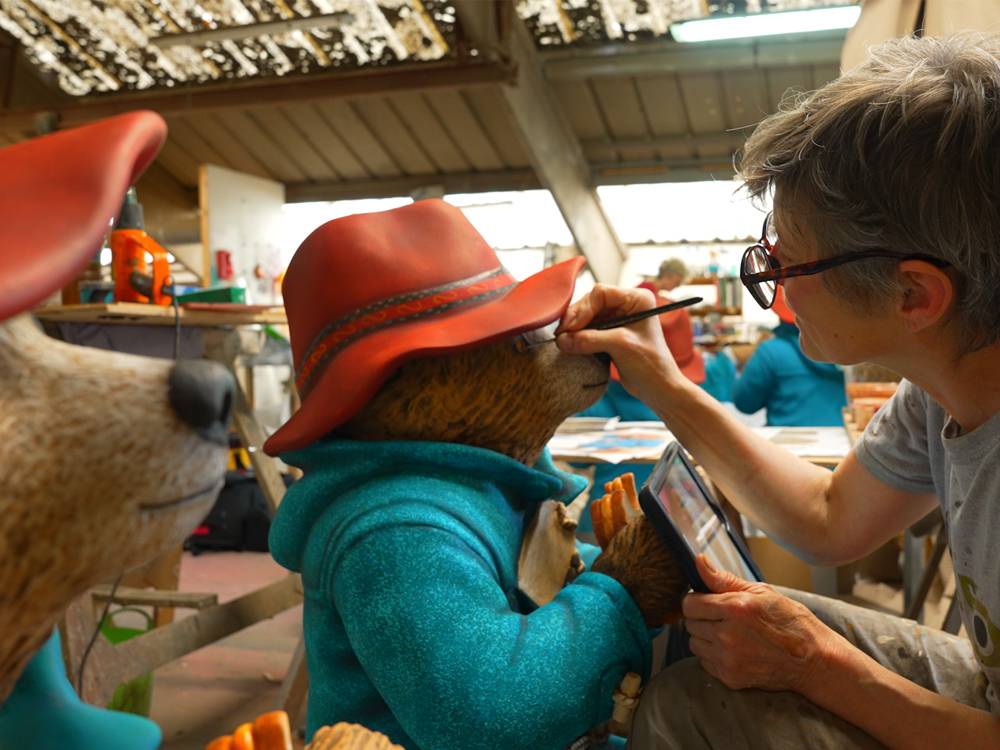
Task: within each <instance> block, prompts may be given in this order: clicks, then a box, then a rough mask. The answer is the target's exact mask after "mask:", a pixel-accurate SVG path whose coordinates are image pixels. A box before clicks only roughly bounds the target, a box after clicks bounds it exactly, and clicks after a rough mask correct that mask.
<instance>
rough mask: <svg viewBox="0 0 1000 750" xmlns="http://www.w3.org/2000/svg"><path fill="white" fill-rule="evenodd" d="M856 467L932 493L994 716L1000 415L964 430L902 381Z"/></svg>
mask: <svg viewBox="0 0 1000 750" xmlns="http://www.w3.org/2000/svg"><path fill="white" fill-rule="evenodd" d="M856 455H857V457H858V459H860V461H861V463H862V465H863V466H864V467H865V468H866V469H868V471H870V472H871V473H872V474H874V475H875V476H876V477H878V478H879V479H880V480H882V481H883V482H885V483H886V484H888V485H890V486H892V487H896V488H898V489H901V490H904V491H909V492H921V493H926V492H934V493H935V494H936V495H937V496H938V498H939V499H940V501H941V512H942V514H943V515H944V520H945V524H946V526H947V529H948V545H949V549H950V550H951V555H952V559H953V561H954V565H955V575H956V577H957V581H956V584H957V585H956V596H957V597H958V599H959V604H960V607H961V611H962V618H963V620H964V621H965V629H966V632H967V633H968V634H969V639H970V640H971V641H972V647H973V650H974V651H975V653H976V658H977V659H978V660H979V663H980V665H981V666H982V668H983V672H984V673H985V674H986V677H987V679H988V680H989V683H990V685H989V688H988V689H987V698H988V699H989V702H990V708H991V709H992V711H993V713H994V714H1000V628H998V627H997V623H1000V539H998V536H1000V535H998V533H997V532H998V531H1000V413H997V414H994V415H993V416H992V417H991V418H990V419H989V420H988V421H987V422H986V423H985V424H983V425H981V426H980V427H978V428H976V429H975V430H973V431H972V432H967V433H964V434H963V433H961V430H960V429H959V427H958V425H957V424H956V423H955V421H954V420H953V419H952V418H951V417H950V416H949V415H948V414H947V413H946V412H945V411H944V409H943V408H941V406H940V405H939V404H938V403H936V402H935V401H934V400H933V399H932V398H931V397H930V396H928V395H927V394H926V393H925V392H924V391H923V390H921V389H920V388H918V387H917V386H915V385H913V384H912V383H909V382H907V381H905V380H904V381H903V382H902V383H901V384H900V386H899V389H898V390H897V391H896V395H895V396H893V398H892V399H891V400H890V401H889V403H887V404H886V405H885V406H883V407H882V408H881V409H880V410H879V411H878V413H877V414H876V415H875V417H874V418H873V419H872V421H871V423H870V424H869V425H868V427H867V429H866V430H865V432H864V435H863V436H862V437H861V440H860V441H859V442H858V445H857V449H856Z"/></svg>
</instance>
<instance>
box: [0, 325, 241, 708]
mask: <svg viewBox="0 0 1000 750" xmlns="http://www.w3.org/2000/svg"><path fill="white" fill-rule="evenodd" d="M171 366H172V363H171V362H169V361H166V360H154V359H149V358H145V357H136V356H131V355H127V354H117V353H113V352H106V351H99V350H96V349H89V348H86V347H78V346H70V345H68V344H64V343H61V342H58V341H55V340H53V339H50V338H48V337H47V336H45V335H44V334H43V333H42V332H41V331H40V330H39V329H38V326H37V325H36V324H35V323H34V322H33V321H32V320H31V319H30V318H29V317H28V316H27V315H22V316H20V317H16V318H13V319H11V320H9V321H6V322H4V323H2V324H0V434H2V436H3V439H2V440H0V476H2V477H3V491H2V494H0V704H2V703H3V701H4V700H5V699H6V698H7V696H8V695H9V693H10V690H11V689H12V687H13V685H14V683H15V682H16V680H17V677H18V676H19V675H20V673H21V671H22V670H23V668H24V666H25V665H26V664H27V662H28V660H29V658H30V657H31V655H32V654H33V653H34V652H35V651H36V650H37V649H38V647H39V646H40V645H41V644H42V643H44V641H45V640H46V639H47V638H48V637H49V635H50V634H51V633H52V628H53V626H54V625H55V624H56V623H57V621H58V620H59V618H60V617H61V615H62V613H63V611H64V610H65V609H66V607H67V606H68V605H69V603H70V602H71V601H72V600H73V599H74V598H75V597H76V596H78V595H79V594H81V593H82V592H83V591H85V590H86V589H87V588H88V587H90V586H92V585H94V584H96V583H99V582H102V581H107V580H109V579H111V578H113V577H114V576H115V575H116V574H117V573H119V572H120V571H122V570H124V569H127V568H129V567H134V566H136V565H138V564H139V563H142V562H144V561H146V560H149V559H150V558H152V557H153V556H155V555H156V554H157V553H159V552H161V551H163V550H165V549H168V548H169V547H171V546H173V545H176V544H179V543H180V542H181V541H182V540H183V539H184V537H185V536H186V535H187V534H188V533H189V531H190V530H191V529H192V528H193V527H194V526H195V525H197V523H198V522H199V521H200V520H201V519H202V518H204V516H205V514H206V513H207V512H208V510H209V509H210V507H211V505H212V502H213V501H214V499H215V497H216V495H217V494H218V491H219V489H220V487H221V486H222V478H223V474H224V471H225V449H224V448H222V447H219V446H216V445H213V444H210V443H207V442H205V441H203V440H202V439H200V438H199V437H198V436H197V435H196V434H195V433H194V432H193V431H192V430H191V429H190V428H189V427H187V426H186V425H184V424H183V423H182V422H181V421H180V420H179V419H178V417H177V416H176V415H175V413H174V411H173V409H172V408H171V406H170V403H169V401H168V395H167V376H168V373H169V371H170V368H171Z"/></svg>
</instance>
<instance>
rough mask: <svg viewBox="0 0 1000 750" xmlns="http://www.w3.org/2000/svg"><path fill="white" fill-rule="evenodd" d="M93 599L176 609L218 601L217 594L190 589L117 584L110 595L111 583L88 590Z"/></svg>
mask: <svg viewBox="0 0 1000 750" xmlns="http://www.w3.org/2000/svg"><path fill="white" fill-rule="evenodd" d="M90 593H91V595H92V596H93V597H94V601H95V602H98V603H104V602H106V601H108V600H109V599H110V600H111V601H113V602H114V603H115V604H135V605H139V606H143V607H175V608H178V609H206V608H207V607H214V606H215V605H216V604H218V603H219V595H218V594H207V593H206V594H202V593H196V592H192V591H161V590H159V589H137V588H133V587H132V586H119V587H118V588H117V589H115V592H114V596H112V595H111V585H110V584H101V585H100V586H94V588H92V589H91V590H90Z"/></svg>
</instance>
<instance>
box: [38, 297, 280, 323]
mask: <svg viewBox="0 0 1000 750" xmlns="http://www.w3.org/2000/svg"><path fill="white" fill-rule="evenodd" d="M227 308H228V309H220V310H204V309H199V310H186V309H185V308H184V307H183V306H182V307H181V308H180V321H181V325H185V326H202V327H212V326H238V325H252V324H255V323H259V324H265V323H270V324H283V323H286V322H287V318H286V317H285V310H284V308H283V307H271V308H266V309H260V308H257V307H252V306H248V308H247V309H246V310H235V309H233V308H232V307H229V306H227ZM34 315H35V317H37V318H38V319H39V320H46V321H51V322H53V323H118V324H125V325H128V324H131V325H159V326H170V325H173V324H174V308H173V307H163V306H161V305H148V304H142V303H139V302H114V303H110V304H106V303H101V304H90V305H50V306H48V307H39V308H36V309H35V310H34Z"/></svg>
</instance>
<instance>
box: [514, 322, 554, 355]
mask: <svg viewBox="0 0 1000 750" xmlns="http://www.w3.org/2000/svg"><path fill="white" fill-rule="evenodd" d="M559 322H560V321H558V320H554V321H552V322H551V323H549V324H547V325H544V326H542V327H541V328H536V329H534V330H532V331H525V332H524V333H521V334H518V335H517V336H515V337H514V338H513V340H512V341H511V346H513V347H514V351H515V352H517V353H518V354H523V353H524V352H526V351H528V350H529V349H534V348H535V347H536V346H539V345H541V344H548V343H549V342H552V341H555V340H556V329H557V328H558V327H559Z"/></svg>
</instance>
